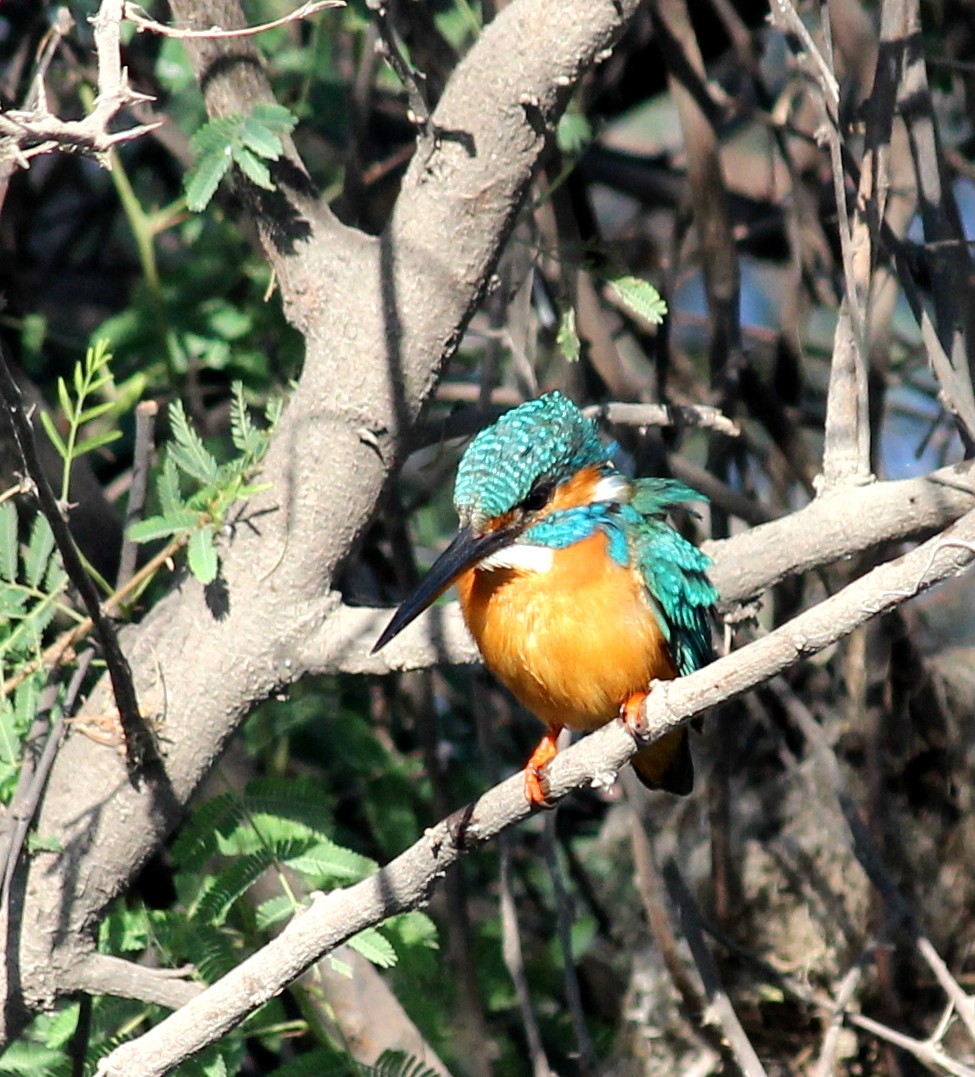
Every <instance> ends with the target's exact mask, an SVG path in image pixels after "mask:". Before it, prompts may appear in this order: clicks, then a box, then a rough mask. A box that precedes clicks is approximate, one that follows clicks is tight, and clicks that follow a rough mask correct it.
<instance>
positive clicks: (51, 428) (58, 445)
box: [39, 411, 68, 460]
mask: <svg viewBox="0 0 975 1077" xmlns="http://www.w3.org/2000/svg"><path fill="white" fill-rule="evenodd" d="M39 414H40V416H41V426H43V427H44V433H45V434H47V436H48V438H49V439H50V442H51V444H52V445H53V446H54V448H55V449H57V451H58V456H60V457H61V459H62V460H64V459H66V458H67V455H68V446H67V445H65V443H64V440H63V439H62V437H61V435H60V434H59V433H58V428H57V427H56V426H55V425H54V420H53V419H52V418H51V416H50V414H49V413H48V412H46V411H42V412H40V413H39Z"/></svg>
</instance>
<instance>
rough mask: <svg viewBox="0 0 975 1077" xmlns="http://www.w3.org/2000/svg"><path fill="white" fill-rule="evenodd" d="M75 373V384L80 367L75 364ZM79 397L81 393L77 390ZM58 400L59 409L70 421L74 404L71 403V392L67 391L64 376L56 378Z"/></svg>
mask: <svg viewBox="0 0 975 1077" xmlns="http://www.w3.org/2000/svg"><path fill="white" fill-rule="evenodd" d="M74 373H75V385H76V386H77V384H78V378H79V376H80V374H81V368H80V367H78V366H77V365H76V366H75V368H74ZM78 395H79V397H80V396H81V393H80V392H79V394H78ZM58 400H59V402H60V404H61V411H62V412H64V417H65V418H66V419H67V420H68V421H69V422H71V419H72V416H73V415H74V405H73V404H72V403H71V394H70V393H69V392H68V385H67V382H65V380H64V378H58Z"/></svg>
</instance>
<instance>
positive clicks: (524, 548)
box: [477, 542, 555, 572]
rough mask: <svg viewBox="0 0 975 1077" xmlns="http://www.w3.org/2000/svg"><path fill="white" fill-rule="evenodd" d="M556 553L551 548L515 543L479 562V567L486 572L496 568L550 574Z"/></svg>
mask: <svg viewBox="0 0 975 1077" xmlns="http://www.w3.org/2000/svg"><path fill="white" fill-rule="evenodd" d="M554 553H555V551H554V550H552V549H551V547H549V546H529V545H528V544H527V543H519V542H516V543H513V544H512V545H511V546H504V547H502V548H501V549H500V550H497V551H496V552H495V553H493V554H491V556H490V557H485V558H484V560H483V561H478V563H477V567H478V568H479V569H481V570H484V571H490V570H491V569H496V568H514V569H518V570H520V571H521V572H548V570H549V569H550V568H551V567H552V557H553V555H554Z"/></svg>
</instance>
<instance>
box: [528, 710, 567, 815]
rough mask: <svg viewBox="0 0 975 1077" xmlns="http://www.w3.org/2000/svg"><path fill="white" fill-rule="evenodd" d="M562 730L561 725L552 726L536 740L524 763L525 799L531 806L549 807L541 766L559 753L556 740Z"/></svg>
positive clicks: (545, 764)
mask: <svg viewBox="0 0 975 1077" xmlns="http://www.w3.org/2000/svg"><path fill="white" fill-rule="evenodd" d="M561 732H562V727H561V726H553V727H552V728H550V729H549V731H548V732H547V733H546V734H545V736H544V737H542V739H541V740H540V741H539V742H538V746H537V747H536V748H535V750H534V751H533V752H532V756H531V759H529V760H528V762H527V764H526V765H525V799H526V800H527V801H528V803H529V804H531V805H532V806H533V807H542V808H551V807H553V805H552V804H550V803H549V800H548V796H547V795H546V790H545V786H546V785H547V784H548V783H547V782H546V781H545V780H544V779H543V777H542V773H541V772H542V768H543V767H545V766H547V765H548V764H549V763H551V762H552V760H553V759H554V758H555V757H556V756H557V755H558V754H559V748H558V744H557V743H556V741H558V739H559V734H560V733H561Z"/></svg>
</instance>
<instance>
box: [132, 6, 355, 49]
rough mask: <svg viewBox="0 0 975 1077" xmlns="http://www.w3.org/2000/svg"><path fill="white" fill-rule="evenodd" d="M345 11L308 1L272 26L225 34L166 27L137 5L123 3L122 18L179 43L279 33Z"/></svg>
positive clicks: (217, 29) (141, 31) (218, 30)
mask: <svg viewBox="0 0 975 1077" xmlns="http://www.w3.org/2000/svg"><path fill="white" fill-rule="evenodd" d="M335 7H345V0H306V3H304V4H302V5H301V7H298V8H295V10H294V11H291V12H289V13H288V14H287V15H282V16H281V18H280V19H272V21H271V22H262V23H261V24H260V25H258V26H245V27H243V28H242V29H240V30H224V29H221V28H220V27H219V26H212V27H211V28H210V29H209V30H190V29H186V28H181V27H178V26H167V25H166V24H165V23H162V22H156V20H155V19H151V18H150V17H149V16H148V15H147V14H146V13H145V11H143V10H142V8H141V7H140V6H139V5H138V4H132V3H124V4H123V5H122V17H123V18H124V19H125V21H126V22H130V23H132V24H133V25H134V26H135V29H136V33H139V34H144V33H151V34H159V36H160V37H172V38H177V39H179V40H183V41H185V40H188V39H190V38H194V39H201V38H211V39H212V38H230V37H253V36H254V35H255V34H263V33H265V32H266V31H268V30H276V29H277V28H278V27H279V26H287V24H288V23H289V22H298V21H299V20H301V19H307V18H308V17H309V16H311V15H315V14H317V13H318V12H319V11H324V10H325V9H326V8H335Z"/></svg>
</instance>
